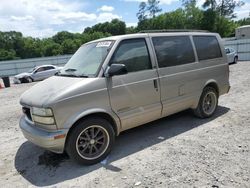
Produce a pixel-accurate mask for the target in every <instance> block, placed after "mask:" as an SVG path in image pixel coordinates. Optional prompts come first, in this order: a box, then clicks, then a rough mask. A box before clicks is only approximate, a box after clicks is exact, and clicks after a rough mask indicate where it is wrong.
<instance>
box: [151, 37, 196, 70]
mask: <svg viewBox="0 0 250 188" xmlns="http://www.w3.org/2000/svg"><path fill="white" fill-rule="evenodd" d="M152 40H153V44H154V48H155V52H156V56H157V60H158V65H159V67H160V68H161V67H171V66H176V65H183V64H187V63H192V62H194V61H195V57H194V51H193V47H192V44H191V41H190V38H189V36H167V37H153V38H152Z"/></svg>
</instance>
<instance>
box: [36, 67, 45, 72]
mask: <svg viewBox="0 0 250 188" xmlns="http://www.w3.org/2000/svg"><path fill="white" fill-rule="evenodd" d="M43 71H45V69H44V67H40V68H38V69H37V70H36V72H43Z"/></svg>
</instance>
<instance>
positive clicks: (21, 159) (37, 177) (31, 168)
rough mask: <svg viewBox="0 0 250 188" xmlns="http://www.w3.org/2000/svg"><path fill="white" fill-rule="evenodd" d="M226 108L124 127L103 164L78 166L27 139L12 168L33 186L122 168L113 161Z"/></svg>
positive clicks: (177, 132)
mask: <svg viewBox="0 0 250 188" xmlns="http://www.w3.org/2000/svg"><path fill="white" fill-rule="evenodd" d="M229 110H230V109H229V108H227V107H222V106H218V109H217V112H216V114H215V115H214V116H213V117H212V118H208V119H199V118H195V117H194V116H193V115H192V113H190V111H184V112H180V113H178V114H175V115H172V116H169V117H166V118H163V119H160V120H157V121H154V122H152V123H148V124H145V125H143V126H140V127H137V128H134V129H131V130H128V131H125V132H124V133H122V134H121V135H120V136H119V137H118V138H117V139H116V143H115V146H114V148H113V150H112V152H111V154H110V156H109V157H108V159H107V163H106V164H101V163H99V164H96V165H92V166H80V165H78V164H75V163H74V162H72V161H71V160H69V158H68V156H67V155H66V154H61V155H59V154H54V153H51V152H47V151H44V150H43V149H41V148H39V147H36V146H35V145H33V144H31V143H30V142H25V143H23V144H22V145H21V146H20V148H19V149H18V151H17V153H16V156H15V168H16V170H17V171H18V172H19V174H21V175H22V176H23V177H24V178H25V179H26V180H27V181H29V182H30V183H31V184H33V185H35V186H49V185H54V184H56V183H60V182H63V181H66V180H70V179H74V178H77V177H80V176H84V175H86V174H88V173H90V172H92V171H94V170H96V169H99V168H101V167H104V168H106V169H108V170H111V171H115V172H118V171H121V170H122V169H120V168H119V167H115V166H113V165H112V162H113V161H116V160H119V159H122V158H124V157H126V156H128V155H130V154H134V153H136V152H138V151H141V150H143V149H145V148H148V147H151V146H153V145H155V144H158V143H160V142H163V141H164V140H166V139H169V138H172V137H174V136H177V135H179V134H181V133H184V132H186V131H189V130H191V129H193V128H196V127H198V126H202V125H203V124H205V123H207V122H209V121H212V120H214V119H216V118H217V117H219V116H221V115H223V114H226V113H227V112H228V111H229ZM159 137H161V139H159ZM162 138H163V139H162Z"/></svg>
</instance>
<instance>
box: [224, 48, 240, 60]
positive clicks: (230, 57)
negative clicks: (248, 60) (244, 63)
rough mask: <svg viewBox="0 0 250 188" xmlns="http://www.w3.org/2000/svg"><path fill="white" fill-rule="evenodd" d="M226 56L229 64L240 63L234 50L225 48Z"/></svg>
mask: <svg viewBox="0 0 250 188" xmlns="http://www.w3.org/2000/svg"><path fill="white" fill-rule="evenodd" d="M225 50H226V54H227V59H228V63H229V64H230V63H237V61H238V54H237V53H236V51H235V50H234V49H233V48H225Z"/></svg>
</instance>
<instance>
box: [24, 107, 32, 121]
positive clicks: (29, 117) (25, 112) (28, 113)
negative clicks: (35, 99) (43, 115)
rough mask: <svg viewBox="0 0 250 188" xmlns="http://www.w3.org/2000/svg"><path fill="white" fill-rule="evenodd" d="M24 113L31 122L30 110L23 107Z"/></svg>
mask: <svg viewBox="0 0 250 188" xmlns="http://www.w3.org/2000/svg"><path fill="white" fill-rule="evenodd" d="M23 113H24V114H25V115H26V116H27V118H28V119H29V120H31V121H32V118H31V113H30V108H27V107H23Z"/></svg>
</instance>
